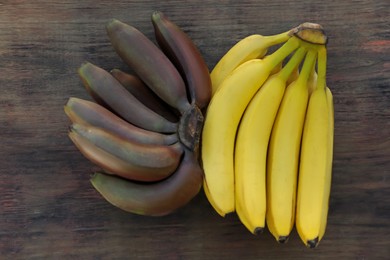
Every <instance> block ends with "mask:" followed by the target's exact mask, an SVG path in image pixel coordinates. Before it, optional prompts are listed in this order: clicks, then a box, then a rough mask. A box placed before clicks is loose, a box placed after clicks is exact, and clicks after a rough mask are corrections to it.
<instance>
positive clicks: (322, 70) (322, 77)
mask: <svg viewBox="0 0 390 260" xmlns="http://www.w3.org/2000/svg"><path fill="white" fill-rule="evenodd" d="M326 52H327V51H326V47H325V46H322V47H321V48H320V49H319V50H318V65H317V66H318V68H317V70H318V78H317V88H318V87H320V88H323V89H325V87H326V62H327V57H326Z"/></svg>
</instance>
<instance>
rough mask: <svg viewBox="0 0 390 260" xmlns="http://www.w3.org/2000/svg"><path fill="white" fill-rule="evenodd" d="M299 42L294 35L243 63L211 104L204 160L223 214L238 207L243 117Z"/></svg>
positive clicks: (213, 198) (207, 174)
mask: <svg viewBox="0 0 390 260" xmlns="http://www.w3.org/2000/svg"><path fill="white" fill-rule="evenodd" d="M299 44H300V40H299V39H298V38H296V37H292V38H290V39H289V40H288V41H287V42H286V43H285V44H283V46H282V47H280V48H279V49H278V50H277V51H275V52H274V53H273V54H271V55H269V56H267V57H266V58H265V59H264V60H261V59H253V60H250V61H247V62H245V63H243V64H242V65H240V66H239V67H238V68H237V69H236V70H234V71H233V72H232V73H231V74H230V75H229V76H228V77H227V78H226V80H224V82H223V83H222V85H221V86H220V88H219V89H218V91H217V92H216V93H215V95H214V97H213V98H212V100H211V102H210V104H209V107H208V109H207V112H206V113H207V114H206V119H205V124H204V128H203V134H202V139H203V141H202V161H203V168H204V171H205V178H206V183H207V186H208V190H209V192H210V193H209V195H210V196H211V197H212V200H213V201H214V202H215V205H216V207H217V208H218V210H217V211H221V212H222V213H223V214H222V215H224V214H227V213H230V212H233V211H234V210H235V206H234V204H235V199H234V160H233V159H234V158H233V153H234V142H235V136H236V131H237V127H238V124H239V122H240V119H241V116H242V114H243V113H244V110H245V108H246V107H247V105H248V103H249V102H250V100H251V99H252V97H253V96H254V95H255V93H256V92H257V90H258V89H259V88H260V86H261V85H262V84H263V83H264V82H265V80H266V79H267V78H268V76H269V75H270V73H271V71H272V70H273V68H274V67H275V66H277V65H278V64H279V63H280V62H282V61H283V60H284V59H285V58H286V57H287V56H288V55H289V54H290V53H291V52H293V51H294V50H295V49H296V48H298V46H299Z"/></svg>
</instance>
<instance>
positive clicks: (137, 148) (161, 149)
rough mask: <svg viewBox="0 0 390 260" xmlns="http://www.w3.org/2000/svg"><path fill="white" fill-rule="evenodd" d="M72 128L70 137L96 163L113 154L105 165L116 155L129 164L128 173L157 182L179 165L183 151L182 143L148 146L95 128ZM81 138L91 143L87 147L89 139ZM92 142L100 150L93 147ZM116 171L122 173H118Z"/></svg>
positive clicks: (131, 177) (107, 158)
mask: <svg viewBox="0 0 390 260" xmlns="http://www.w3.org/2000/svg"><path fill="white" fill-rule="evenodd" d="M70 129H71V133H73V135H71V136H70V137H71V139H72V140H73V141H75V144H76V146H77V147H78V148H79V149H80V151H81V152H82V153H83V154H84V155H85V157H87V158H88V159H90V160H91V161H93V162H95V163H97V161H98V160H99V158H103V157H104V156H105V155H106V154H111V155H112V156H111V157H105V160H103V161H102V162H101V164H102V165H105V163H104V161H108V160H110V158H112V157H117V158H118V159H119V160H120V161H124V162H125V163H126V164H127V165H129V167H127V169H129V170H132V171H130V172H128V173H127V176H126V177H128V178H130V179H136V180H153V181H154V180H161V179H163V178H166V177H167V176H169V175H170V174H171V173H172V172H173V171H174V170H175V169H176V168H177V166H178V164H179V162H180V158H181V155H182V153H183V149H182V146H181V144H180V143H175V144H173V145H169V146H166V145H145V144H140V143H136V142H131V141H128V140H125V139H122V138H120V137H118V136H115V135H113V134H111V133H109V132H106V131H104V130H102V129H99V128H96V127H90V126H84V125H78V124H73V125H72V126H71V128H70ZM77 136H80V138H77ZM81 138H84V139H85V140H86V142H89V143H88V144H86V145H85V146H84V145H83V144H84V143H86V142H83V140H84V139H81ZM79 140H81V141H79ZM91 145H94V146H96V148H99V149H93V148H92V147H91ZM101 150H102V151H104V152H105V153H101V152H100V151H101ZM102 168H104V167H103V166H102ZM108 170H109V169H108ZM113 173H117V172H115V171H113ZM117 174H118V175H122V174H120V173H119V172H118V173H117ZM123 177H125V176H123Z"/></svg>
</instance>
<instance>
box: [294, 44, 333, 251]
mask: <svg viewBox="0 0 390 260" xmlns="http://www.w3.org/2000/svg"><path fill="white" fill-rule="evenodd" d="M318 56H319V58H318V80H317V87H316V88H315V90H314V91H313V93H312V94H311V96H310V101H309V105H308V110H307V115H306V119H305V126H304V130H303V137H302V148H301V155H300V167H299V180H298V191H297V192H298V196H297V212H296V227H297V231H298V234H299V236H300V238H301V239H302V241H303V242H304V244H305V245H306V246H307V247H310V248H314V247H316V246H317V245H318V243H319V242H320V240H321V239H322V237H323V235H324V233H325V227H326V220H327V214H328V203H329V195H330V186H331V175H332V160H333V124H334V123H333V120H334V119H333V99H332V93H331V91H330V90H329V89H328V88H327V87H326V49H325V46H323V47H322V48H321V50H320V51H319V54H318Z"/></svg>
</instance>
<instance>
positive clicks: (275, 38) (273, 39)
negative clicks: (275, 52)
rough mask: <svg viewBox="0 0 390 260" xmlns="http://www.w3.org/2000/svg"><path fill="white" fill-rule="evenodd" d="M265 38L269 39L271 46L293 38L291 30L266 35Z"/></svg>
mask: <svg viewBox="0 0 390 260" xmlns="http://www.w3.org/2000/svg"><path fill="white" fill-rule="evenodd" d="M264 38H265V39H266V40H267V42H268V45H269V46H272V45H276V44H280V43H282V42H285V41H287V40H288V39H290V38H291V30H289V31H287V32H283V33H279V34H275V35H269V36H264Z"/></svg>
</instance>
